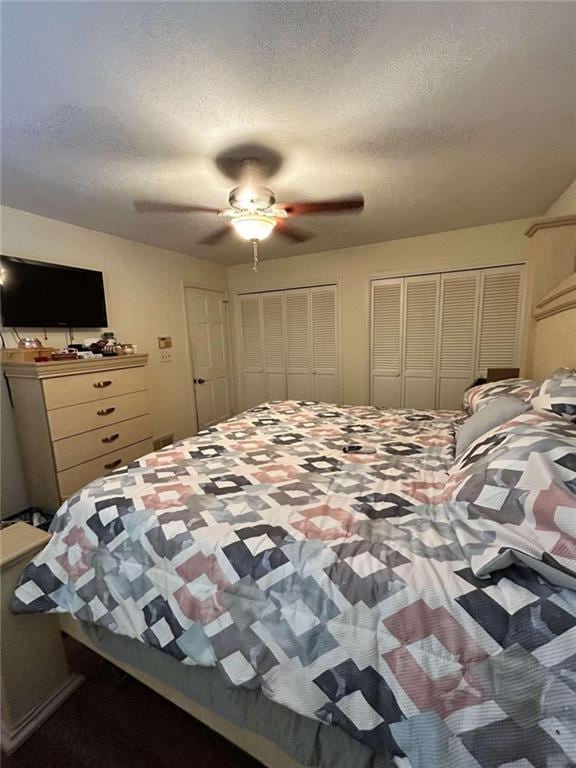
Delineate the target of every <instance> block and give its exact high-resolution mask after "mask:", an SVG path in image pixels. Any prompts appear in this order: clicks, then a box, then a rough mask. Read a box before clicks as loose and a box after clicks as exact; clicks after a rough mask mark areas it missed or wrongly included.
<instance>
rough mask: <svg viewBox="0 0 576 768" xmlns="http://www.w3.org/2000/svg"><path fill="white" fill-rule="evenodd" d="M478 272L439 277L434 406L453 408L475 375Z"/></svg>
mask: <svg viewBox="0 0 576 768" xmlns="http://www.w3.org/2000/svg"><path fill="white" fill-rule="evenodd" d="M481 279H482V278H481V275H480V273H479V272H478V271H468V272H448V273H446V274H443V275H442V277H441V285H440V327H439V336H438V399H437V404H438V408H441V409H449V410H452V409H454V410H456V409H458V408H460V406H461V404H462V397H463V395H464V391H465V389H466V387H468V386H469V385H470V383H471V382H472V381H473V380H474V378H475V375H474V373H475V365H476V336H477V317H478V303H479V295H480V281H481Z"/></svg>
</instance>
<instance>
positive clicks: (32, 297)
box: [0, 256, 108, 328]
mask: <svg viewBox="0 0 576 768" xmlns="http://www.w3.org/2000/svg"><path fill="white" fill-rule="evenodd" d="M0 268H1V283H0V285H1V287H0V296H1V300H2V325H4V326H7V327H13V328H18V327H20V328H57V327H65V328H103V327H106V326H107V325H108V319H107V317H106V299H105V296H104V282H103V280H102V272H96V271H95V270H92V269H77V268H76V267H64V266H62V265H61V264H47V263H46V262H42V261H28V260H26V259H17V258H14V257H12V256H0Z"/></svg>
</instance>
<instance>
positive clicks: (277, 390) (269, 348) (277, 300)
mask: <svg viewBox="0 0 576 768" xmlns="http://www.w3.org/2000/svg"><path fill="white" fill-rule="evenodd" d="M260 299H261V301H262V335H263V339H264V379H265V386H266V400H286V397H287V388H286V350H285V346H284V333H285V328H284V325H285V323H284V317H285V311H284V293H283V291H273V292H271V293H263V294H261V296H260Z"/></svg>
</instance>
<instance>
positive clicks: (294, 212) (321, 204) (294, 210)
mask: <svg viewBox="0 0 576 768" xmlns="http://www.w3.org/2000/svg"><path fill="white" fill-rule="evenodd" d="M276 207H277V208H283V209H284V210H285V211H286V213H287V214H288V216H313V215H314V214H322V213H352V212H353V211H358V212H360V211H361V210H362V208H364V197H363V195H351V196H350V197H343V198H340V199H338V200H317V201H316V202H306V201H300V202H295V203H276Z"/></svg>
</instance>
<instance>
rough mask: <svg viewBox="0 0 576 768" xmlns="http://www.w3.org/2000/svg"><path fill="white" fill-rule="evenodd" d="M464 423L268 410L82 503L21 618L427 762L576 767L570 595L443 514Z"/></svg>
mask: <svg viewBox="0 0 576 768" xmlns="http://www.w3.org/2000/svg"><path fill="white" fill-rule="evenodd" d="M463 418H464V415H463V414H461V413H459V412H431V411H425V412H424V411H414V410H404V411H386V410H379V409H376V408H370V407H335V406H328V405H324V404H318V403H309V402H282V403H271V404H266V405H262V406H259V407H257V408H254V409H252V410H251V411H249V412H246V413H243V414H241V415H239V416H237V417H235V418H233V419H231V420H230V421H227V422H224V423H222V424H220V425H218V426H217V427H211V428H210V429H207V430H205V431H203V432H201V433H199V434H198V435H197V436H196V437H194V438H191V439H189V440H184V441H182V442H180V443H178V444H176V445H174V446H171V447H169V448H167V449H164V450H162V451H159V452H157V453H152V454H149V455H148V456H145V457H143V458H142V459H140V460H138V461H136V462H133V463H132V464H130V465H129V466H128V467H125V468H122V469H119V470H117V471H116V472H114V473H113V474H111V475H110V476H108V477H105V478H102V479H99V480H96V481H94V482H93V483H91V484H90V485H88V486H87V487H86V488H84V489H83V490H81V491H80V492H78V493H76V494H75V495H74V496H72V497H71V498H70V499H69V500H68V501H67V502H66V503H65V504H64V505H63V507H62V508H61V509H60V511H59V512H58V514H57V516H56V518H55V521H54V523H53V527H52V531H53V533H54V536H53V538H52V541H51V543H50V544H49V546H48V547H47V548H46V549H45V550H44V551H43V552H42V553H40V555H39V556H38V557H37V558H36V559H35V560H34V561H33V563H31V564H30V565H29V566H28V567H27V569H26V571H25V572H24V575H23V577H22V580H21V584H20V586H19V587H18V589H17V591H16V594H15V597H14V600H13V607H14V610H16V611H18V612H38V611H47V612H67V613H70V614H72V615H74V616H75V617H77V618H78V619H83V620H85V621H88V622H92V623H95V624H100V625H102V626H105V627H107V628H108V629H110V630H112V631H114V632H116V633H119V634H123V635H127V636H130V637H133V638H136V639H138V640H140V641H142V642H144V643H148V644H150V645H153V646H155V647H157V648H160V649H161V650H162V651H164V652H166V653H168V654H171V655H172V656H174V657H175V658H176V659H179V660H180V661H182V662H183V663H186V664H201V665H217V666H218V667H219V668H220V670H221V672H222V674H223V675H224V676H225V677H226V679H227V680H228V681H229V683H230V684H231V685H235V686H237V685H244V686H249V687H254V688H260V689H261V690H262V691H263V693H264V694H265V695H266V696H268V697H269V698H270V699H272V700H273V701H276V702H278V703H280V704H283V705H285V706H287V707H289V708H291V709H293V710H295V711H297V712H299V713H301V714H302V715H305V716H307V717H311V718H316V719H319V720H322V721H324V722H326V723H332V724H334V725H337V726H339V727H341V728H343V729H344V730H345V731H346V732H347V733H348V734H350V736H352V737H353V738H355V739H358V740H360V741H361V742H363V743H364V744H366V745H368V746H369V747H370V748H372V749H374V750H376V751H378V752H382V753H384V754H390V755H394V756H397V757H407V758H408V760H409V761H410V764H411V765H412V766H413V768H448V767H449V766H454V767H455V768H456V767H457V768H460V767H462V768H467V767H468V766H470V767H477V766H482V767H483V768H493V767H494V768H495V767H496V766H504V765H506V766H508V765H514V766H535V768H544V766H546V767H547V768H549V767H550V766H554V768H564V767H565V766H569V765H575V764H576V726H575V724H576V702H575V698H576V693H575V690H576V683H575V679H576V653H575V649H576V592H574V591H571V590H568V589H561V588H560V587H559V586H554V585H552V584H549V583H548V582H546V581H545V580H544V579H543V578H541V577H540V576H538V575H537V574H535V573H533V572H532V571H530V570H527V569H524V568H520V567H518V566H512V567H510V568H508V569H506V570H505V571H500V572H497V573H494V574H492V575H491V576H490V577H489V578H487V579H478V578H476V577H475V576H474V575H473V573H472V571H471V569H470V565H469V562H468V560H467V558H466V557H465V555H464V552H463V550H462V547H461V544H460V543H459V540H458V538H457V537H456V535H455V533H454V529H453V527H452V525H451V521H450V518H449V516H448V515H447V514H446V508H445V507H444V506H443V505H442V504H441V503H439V502H440V501H441V499H442V494H443V491H444V488H445V485H446V481H447V477H448V475H447V471H448V469H449V467H450V465H451V464H452V463H453V461H454V433H455V427H456V425H457V424H458V423H459V422H460V421H461V420H462V419H463ZM354 442H360V443H362V444H364V445H371V446H373V447H374V448H375V449H376V452H375V453H374V454H372V455H350V454H344V453H343V452H342V448H343V446H345V445H346V444H349V443H354ZM569 649H571V651H570V650H569ZM570 654H572V655H570ZM570 659H571V660H570ZM567 692H568V693H567Z"/></svg>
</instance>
